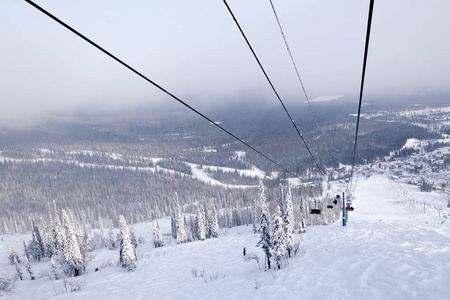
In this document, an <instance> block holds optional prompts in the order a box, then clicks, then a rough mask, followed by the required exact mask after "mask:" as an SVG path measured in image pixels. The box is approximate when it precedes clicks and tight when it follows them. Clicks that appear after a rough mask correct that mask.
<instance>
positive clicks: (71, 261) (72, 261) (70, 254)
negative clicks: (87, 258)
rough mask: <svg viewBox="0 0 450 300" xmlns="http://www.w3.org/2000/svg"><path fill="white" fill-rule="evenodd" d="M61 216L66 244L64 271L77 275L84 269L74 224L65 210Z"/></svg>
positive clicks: (69, 274) (67, 273)
mask: <svg viewBox="0 0 450 300" xmlns="http://www.w3.org/2000/svg"><path fill="white" fill-rule="evenodd" d="M62 216H63V223H64V229H65V231H66V246H65V248H64V258H65V267H66V268H65V272H66V275H68V276H78V275H80V273H81V271H82V270H83V269H84V261H83V256H82V254H81V251H80V245H79V243H78V238H77V236H76V232H75V226H74V225H73V223H72V219H71V218H70V217H69V216H68V215H67V213H66V211H65V210H63V211H62Z"/></svg>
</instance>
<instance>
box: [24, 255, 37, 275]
mask: <svg viewBox="0 0 450 300" xmlns="http://www.w3.org/2000/svg"><path fill="white" fill-rule="evenodd" d="M25 269H27V272H28V274H30V278H31V280H34V278H35V277H34V274H33V271H32V270H31V264H30V262H29V261H28V258H26V257H25Z"/></svg>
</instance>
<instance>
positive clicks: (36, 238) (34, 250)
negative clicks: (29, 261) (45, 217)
mask: <svg viewBox="0 0 450 300" xmlns="http://www.w3.org/2000/svg"><path fill="white" fill-rule="evenodd" d="M30 224H31V236H32V240H31V242H30V252H31V253H30V254H31V256H32V257H33V258H34V259H37V260H38V261H40V260H41V258H43V257H44V243H43V242H42V237H41V233H40V232H39V228H38V227H37V225H36V223H35V221H34V218H33V217H30Z"/></svg>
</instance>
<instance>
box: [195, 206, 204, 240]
mask: <svg viewBox="0 0 450 300" xmlns="http://www.w3.org/2000/svg"><path fill="white" fill-rule="evenodd" d="M205 223H206V222H205V216H204V210H203V207H202V206H201V205H200V204H199V206H198V207H197V237H198V239H199V240H200V241H204V240H205V239H206V226H205Z"/></svg>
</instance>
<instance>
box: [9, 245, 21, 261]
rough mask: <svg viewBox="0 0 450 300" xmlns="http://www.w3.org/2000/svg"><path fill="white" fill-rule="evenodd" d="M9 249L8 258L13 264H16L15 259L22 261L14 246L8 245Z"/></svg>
mask: <svg viewBox="0 0 450 300" xmlns="http://www.w3.org/2000/svg"><path fill="white" fill-rule="evenodd" d="M7 249H8V259H9V262H10V263H11V264H15V261H17V262H18V263H20V258H19V254H17V252H16V249H15V248H14V246H10V245H7Z"/></svg>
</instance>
